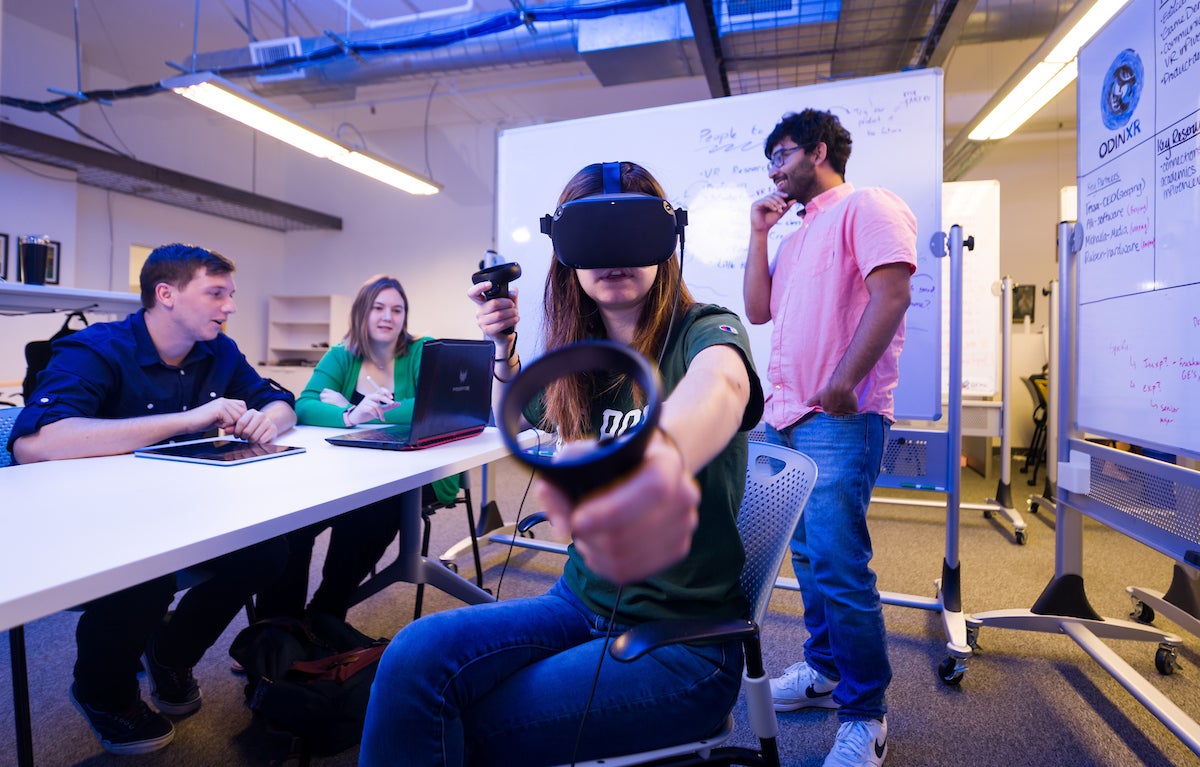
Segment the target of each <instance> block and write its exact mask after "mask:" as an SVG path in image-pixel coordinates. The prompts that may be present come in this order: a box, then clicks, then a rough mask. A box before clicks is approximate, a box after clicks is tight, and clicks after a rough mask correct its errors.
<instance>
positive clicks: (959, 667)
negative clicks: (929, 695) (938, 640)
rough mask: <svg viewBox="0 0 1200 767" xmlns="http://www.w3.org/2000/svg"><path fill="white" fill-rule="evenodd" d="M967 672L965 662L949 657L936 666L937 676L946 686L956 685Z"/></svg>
mask: <svg viewBox="0 0 1200 767" xmlns="http://www.w3.org/2000/svg"><path fill="white" fill-rule="evenodd" d="M966 671H967V665H966V663H965V662H963V661H960V660H959V659H958V658H954V657H950V658H946V660H944V661H942V662H941V663H940V664H938V676H939V677H941V680H942V681H943V682H945V683H946V684H948V685H957V684H958V683H959V682H961V681H962V679H963V675H964V674H965V673H966Z"/></svg>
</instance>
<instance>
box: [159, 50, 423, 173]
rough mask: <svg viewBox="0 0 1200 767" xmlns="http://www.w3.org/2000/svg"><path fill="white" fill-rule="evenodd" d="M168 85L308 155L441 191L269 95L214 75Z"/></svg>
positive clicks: (182, 78)
mask: <svg viewBox="0 0 1200 767" xmlns="http://www.w3.org/2000/svg"><path fill="white" fill-rule="evenodd" d="M162 85H163V87H164V88H169V89H170V90H173V91H175V92H176V93H178V94H179V95H180V96H183V97H184V98H187V99H191V100H192V101H194V102H196V103H197V104H200V105H201V106H204V107H207V108H209V109H211V110H213V111H214V112H219V113H221V114H223V115H225V116H226V117H229V118H231V119H233V120H237V121H238V122H240V123H242V124H243V125H247V126H249V127H251V128H253V129H254V130H256V131H259V132H260V133H265V134H267V135H268V136H272V137H274V138H277V139H279V140H280V141H282V142H284V143H286V144H291V145H292V146H294V147H296V148H297V149H301V150H303V151H305V152H308V153H309V154H311V155H313V156H315V157H320V158H322V159H325V160H332V161H334V162H336V163H338V164H339V165H344V166H345V167H347V168H349V169H351V170H353V171H356V172H358V173H361V174H363V175H364V176H369V177H371V178H373V179H375V180H376V181H382V182H383V183H385V184H388V185H389V186H394V187H396V188H397V189H401V190H403V191H405V192H408V193H410V194H437V193H438V192H439V191H441V186H439V185H438V184H436V183H434V182H432V181H429V180H428V179H425V178H422V177H421V176H418V175H417V174H415V173H413V172H412V171H409V170H406V169H404V168H401V167H400V166H398V165H395V164H393V163H390V162H388V161H387V160H384V159H383V158H381V157H378V156H375V155H371V154H369V153H367V152H364V151H363V150H361V149H354V148H352V147H349V146H346V145H345V144H343V143H341V142H340V141H336V140H334V139H331V138H329V137H327V136H323V135H321V134H320V133H319V132H317V130H316V129H315V128H313V127H311V126H309V125H306V124H304V123H303V122H301V121H300V120H298V119H297V118H295V117H292V116H291V115H289V114H288V113H287V112H284V111H283V110H281V109H279V108H278V107H276V106H275V105H274V104H271V103H270V102H269V101H266V100H265V99H261V98H259V97H258V96H256V95H254V94H253V93H250V92H249V91H247V90H245V89H243V88H239V87H238V86H236V85H234V84H233V83H231V82H229V81H227V80H225V79H223V78H221V77H218V76H217V75H214V74H212V73H211V72H198V73H195V74H188V75H182V76H180V77H174V78H171V79H169V80H163V81H162Z"/></svg>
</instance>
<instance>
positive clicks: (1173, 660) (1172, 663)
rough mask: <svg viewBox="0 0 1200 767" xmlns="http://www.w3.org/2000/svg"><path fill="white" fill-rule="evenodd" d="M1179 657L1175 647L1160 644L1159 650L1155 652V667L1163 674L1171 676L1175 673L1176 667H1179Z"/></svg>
mask: <svg viewBox="0 0 1200 767" xmlns="http://www.w3.org/2000/svg"><path fill="white" fill-rule="evenodd" d="M1178 658H1179V656H1178V655H1177V654H1176V652H1175V648H1174V647H1171V646H1170V645H1159V646H1158V650H1157V651H1156V652H1155V653H1154V667H1155V668H1156V669H1158V673H1160V674H1162V675H1163V676H1170V675H1171V674H1174V673H1175V669H1177V668H1179V659H1178Z"/></svg>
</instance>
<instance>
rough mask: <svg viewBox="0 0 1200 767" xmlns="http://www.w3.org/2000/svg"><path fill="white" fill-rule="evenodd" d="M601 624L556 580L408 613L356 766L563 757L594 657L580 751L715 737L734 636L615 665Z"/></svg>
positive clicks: (735, 653)
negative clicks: (542, 588)
mask: <svg viewBox="0 0 1200 767" xmlns="http://www.w3.org/2000/svg"><path fill="white" fill-rule="evenodd" d="M608 624H609V620H608V617H607V616H601V615H596V614H595V613H593V612H591V611H590V610H588V609H587V608H586V607H585V606H584V605H583V603H582V602H580V601H579V599H578V598H577V597H576V596H575V595H574V594H573V593H572V592H571V591H570V589H568V588H567V587H566V586H565V585H564V584H563V583H562V582H561V581H559V582H558V583H557V584H555V585H554V586H553V587H552V588H551V589H550V591H549V592H547V593H546V594H544V595H542V596H540V597H532V598H528V599H514V600H511V601H508V602H493V603H490V604H483V605H474V606H471V607H463V608H460V609H457V610H451V611H448V612H442V613H435V614H433V615H427V616H425V617H423V618H421V619H420V620H417V621H414V622H413V623H411V624H409V625H408V626H406V627H405V628H404V630H403V631H401V632H400V633H399V634H398V635H397V636H396V638H395V639H393V640H392V642H391V644H390V645H389V646H388V648H387V651H386V652H385V653H384V655H383V659H382V660H381V661H380V664H379V671H378V673H377V674H376V676H375V684H374V685H373V686H372V688H371V702H370V705H369V707H368V709H367V720H366V726H365V728H364V730H363V740H362V748H361V749H360V751H359V765H360V767H383V766H386V767H392V765H397V764H404V765H455V766H457V765H467V764H469V765H472V767H477V766H478V765H514V767H518V766H519V767H536V766H537V765H548V764H565V763H568V762H570V761H571V757H572V753H573V750H574V747H575V741H576V736H577V734H578V733H579V730H580V726H579V725H580V720H581V718H582V717H583V712H584V709H585V706H587V699H588V693H589V690H590V689H591V685H592V679H593V677H594V676H595V673H596V664H597V662H598V661H599V659H600V655H601V653H602V652H605V658H604V662H603V664H602V666H601V669H600V679H599V682H598V683H597V685H596V692H595V696H594V697H593V698H592V701H591V705H590V706H588V707H587V720H586V722H585V723H584V725H583V735H582V738H580V741H579V749H578V754H577V758H578V759H580V760H584V759H593V758H597V757H600V756H605V755H608V756H611V755H612V752H613V751H617V752H620V753H629V752H636V751H640V750H644V749H648V748H657V747H661V746H665V745H672V744H675V743H680V742H687V741H689V740H695V739H698V738H702V737H705V736H708V735H711V734H712V733H713V732H714V731H715V730H716V729H717V728H718V726H719V725H720V724H721V722H722V721H724V719H725V717H726V716H727V715H728V713H729V711H730V709H731V708H732V707H733V704H734V701H735V700H736V699H737V694H738V687H739V685H740V683H741V672H742V651H741V645H740V644H739V643H737V642H732V643H729V644H725V645H716V646H709V647H693V646H685V645H675V646H671V647H665V648H662V649H659V650H655V651H653V652H651V653H648V654H647V655H644V656H642V657H641V658H640V659H638V660H636V661H633V662H631V663H621V662H619V661H616V660H614V659H613V658H612V657H611V656H608V655H607V652H606V651H604V649H603V648H604V635H605V630H606V629H607V627H608ZM621 628H622V627H620V626H616V627H614V632H613V636H616V634H617V633H619V632H620V630H621Z"/></svg>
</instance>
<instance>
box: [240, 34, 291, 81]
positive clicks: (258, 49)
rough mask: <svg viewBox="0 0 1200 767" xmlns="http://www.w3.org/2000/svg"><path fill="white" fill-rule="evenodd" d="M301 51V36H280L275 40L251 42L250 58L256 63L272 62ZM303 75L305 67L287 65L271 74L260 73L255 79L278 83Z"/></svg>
mask: <svg viewBox="0 0 1200 767" xmlns="http://www.w3.org/2000/svg"><path fill="white" fill-rule="evenodd" d="M301 53H302V50H301V48H300V38H299V37H280V38H276V39H275V40H260V41H258V42H256V43H250V59H251V61H253V62H254V63H255V64H271V63H273V62H276V61H280V60H283V59H291V58H295V57H297V56H299V55H301ZM303 77H304V68H303V67H285V68H283V69H279V70H274V71H272V72H270V73H269V74H265V75H258V76H257V77H255V78H254V79H255V81H256V82H259V83H277V82H282V81H284V80H300V79H302V78H303Z"/></svg>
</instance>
